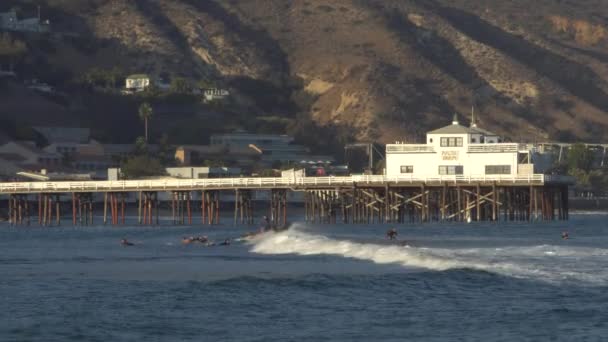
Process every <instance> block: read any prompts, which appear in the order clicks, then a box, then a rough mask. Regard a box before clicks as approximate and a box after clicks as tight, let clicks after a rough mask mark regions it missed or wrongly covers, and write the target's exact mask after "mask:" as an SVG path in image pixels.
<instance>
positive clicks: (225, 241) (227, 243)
mask: <svg viewBox="0 0 608 342" xmlns="http://www.w3.org/2000/svg"><path fill="white" fill-rule="evenodd" d="M219 245H220V246H230V239H226V240H224V242H220V244H219Z"/></svg>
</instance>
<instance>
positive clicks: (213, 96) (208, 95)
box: [203, 88, 230, 102]
mask: <svg viewBox="0 0 608 342" xmlns="http://www.w3.org/2000/svg"><path fill="white" fill-rule="evenodd" d="M228 96H230V92H229V91H228V90H226V89H216V88H213V89H204V90H203V99H204V100H205V102H211V101H214V100H223V99H225V98H226V97H228Z"/></svg>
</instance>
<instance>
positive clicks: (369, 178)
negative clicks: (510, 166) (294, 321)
mask: <svg viewBox="0 0 608 342" xmlns="http://www.w3.org/2000/svg"><path fill="white" fill-rule="evenodd" d="M571 181H572V179H571V177H564V176H551V175H542V174H530V175H522V176H511V175H490V176H486V175H482V176H455V175H451V176H437V177H412V176H383V175H359V176H347V177H295V178H282V177H276V178H275V177H264V178H261V177H258V178H213V179H162V180H125V181H81V182H16V183H0V193H5V194H10V193H39V192H46V193H48V192H104V191H111V192H119V191H171V190H205V189H219V190H230V189H237V188H249V189H271V188H294V189H297V188H304V187H324V186H352V185H355V184H361V185H364V184H368V185H399V184H402V185H406V184H408V183H410V184H411V183H440V182H448V183H449V182H451V183H477V182H500V183H503V184H504V183H513V184H515V183H518V184H522V183H523V184H544V183H545V182H556V183H557V182H559V183H570V182H571Z"/></svg>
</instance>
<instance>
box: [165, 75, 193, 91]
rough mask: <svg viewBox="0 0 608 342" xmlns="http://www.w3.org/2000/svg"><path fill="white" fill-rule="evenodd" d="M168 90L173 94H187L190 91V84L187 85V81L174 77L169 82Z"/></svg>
mask: <svg viewBox="0 0 608 342" xmlns="http://www.w3.org/2000/svg"><path fill="white" fill-rule="evenodd" d="M170 89H171V91H172V92H174V93H178V94H189V93H190V90H191V87H190V84H189V83H188V81H187V80H186V79H185V78H182V77H176V78H174V79H173V80H171V86H170Z"/></svg>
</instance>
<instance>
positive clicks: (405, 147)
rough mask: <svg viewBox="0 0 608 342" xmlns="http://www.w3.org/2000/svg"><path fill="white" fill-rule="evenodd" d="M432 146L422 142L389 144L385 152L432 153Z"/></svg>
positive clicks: (433, 150)
mask: <svg viewBox="0 0 608 342" xmlns="http://www.w3.org/2000/svg"><path fill="white" fill-rule="evenodd" d="M434 152H435V149H434V148H433V146H429V145H422V144H389V145H386V153H434Z"/></svg>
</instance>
